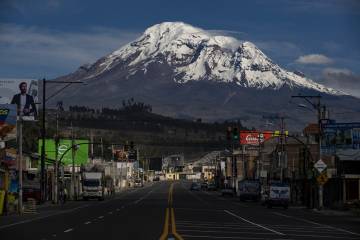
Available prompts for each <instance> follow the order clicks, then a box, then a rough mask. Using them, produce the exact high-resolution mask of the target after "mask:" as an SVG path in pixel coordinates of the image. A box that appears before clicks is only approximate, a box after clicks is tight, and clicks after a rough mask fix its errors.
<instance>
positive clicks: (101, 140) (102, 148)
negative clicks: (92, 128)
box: [100, 138, 104, 162]
mask: <svg viewBox="0 0 360 240" xmlns="http://www.w3.org/2000/svg"><path fill="white" fill-rule="evenodd" d="M100 142H101V162H104V144H103V139H102V138H100Z"/></svg>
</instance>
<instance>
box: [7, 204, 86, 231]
mask: <svg viewBox="0 0 360 240" xmlns="http://www.w3.org/2000/svg"><path fill="white" fill-rule="evenodd" d="M88 206H90V205H89V204H87V205H84V206H80V207H76V208H72V209H69V210H65V211H62V212H58V213H54V214H49V215H46V216H43V217H37V218H32V219H29V220H24V221H20V222H16V223H11V224H7V225H2V226H0V229H4V228H8V227H12V226H16V225H19V224H23V223H29V222H34V221H37V220H41V219H44V218H48V217H52V216H56V215H61V214H65V213H70V212H74V211H76V210H78V209H81V208H86V207H88Z"/></svg>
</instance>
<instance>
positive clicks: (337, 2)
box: [0, 0, 360, 95]
mask: <svg viewBox="0 0 360 240" xmlns="http://www.w3.org/2000/svg"><path fill="white" fill-rule="evenodd" d="M164 21H182V22H185V23H188V24H191V25H194V26H196V27H200V28H203V29H206V30H213V31H218V32H219V33H220V34H225V35H231V36H234V37H236V38H238V39H240V40H248V41H252V42H254V43H255V44H256V45H257V46H258V47H259V48H260V49H261V50H262V51H263V52H265V54H267V55H268V56H269V57H270V58H272V59H273V61H274V62H276V63H278V64H279V65H280V66H282V67H283V68H285V69H288V70H299V71H302V72H304V73H305V74H306V75H307V76H309V77H311V78H313V79H314V80H316V81H318V82H321V83H326V84H328V85H330V86H333V87H338V88H342V89H345V90H346V89H350V90H352V91H359V95H360V77H359V74H360V44H359V43H360V27H359V26H360V1H356V0H318V1H316V0H313V1H310V0H275V1H270V0H251V1H240V0H222V1H215V0H213V1H211V0H173V1H170V0H166V1H165V0H151V1H150V0H137V1H134V0H132V1H120V0H109V1H105V0H104V1H98V0H82V1H80V0H78V1H76V0H1V1H0V65H1V68H0V77H19V78H42V77H47V78H54V77H57V76H60V75H64V74H67V73H70V72H72V71H74V70H76V69H77V68H78V67H79V66H80V65H82V64H85V63H92V62H94V61H95V60H96V59H98V58H100V57H102V56H104V55H106V54H108V53H110V52H112V51H114V50H116V49H118V48H120V47H121V46H122V45H124V44H125V43H127V42H130V41H132V40H134V39H135V38H136V37H138V36H139V35H140V34H141V33H142V32H143V31H144V30H145V29H146V28H147V27H149V26H151V25H154V24H157V23H161V22H164ZM354 86H355V87H354ZM354 89H355V90H354ZM355 94H356V92H355Z"/></svg>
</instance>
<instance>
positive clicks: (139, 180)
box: [134, 179, 144, 187]
mask: <svg viewBox="0 0 360 240" xmlns="http://www.w3.org/2000/svg"><path fill="white" fill-rule="evenodd" d="M143 186H144V184H143V182H142V180H141V179H136V180H135V182H134V187H143Z"/></svg>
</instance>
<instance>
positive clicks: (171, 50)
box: [88, 22, 344, 95]
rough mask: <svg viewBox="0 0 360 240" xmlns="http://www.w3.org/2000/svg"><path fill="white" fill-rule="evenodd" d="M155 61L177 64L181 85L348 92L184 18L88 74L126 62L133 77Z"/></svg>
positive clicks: (129, 46)
mask: <svg viewBox="0 0 360 240" xmlns="http://www.w3.org/2000/svg"><path fill="white" fill-rule="evenodd" d="M154 62H160V63H165V64H167V65H169V66H171V67H173V71H174V72H173V80H174V81H175V82H177V83H186V82H188V81H200V80H211V81H217V82H227V83H229V82H234V83H236V84H237V85H239V86H242V87H251V88H258V89H263V88H273V89H279V88H281V87H284V86H289V87H290V88H294V87H300V88H309V89H314V90H316V91H319V92H324V93H329V94H336V95H338V94H339V95H341V94H344V93H342V92H340V91H336V90H334V89H331V88H327V87H325V86H323V85H321V84H317V83H315V82H313V81H311V80H310V79H307V78H305V77H303V76H301V75H298V74H296V73H293V72H289V71H286V70H283V69H282V68H281V67H279V66H278V65H277V64H275V63H273V62H272V61H271V59H269V58H268V57H267V56H266V55H265V54H264V53H263V52H262V51H261V50H260V49H258V48H257V47H256V46H255V45H254V44H253V43H251V42H247V41H245V42H240V41H239V40H237V39H235V38H232V37H228V36H213V35H212V34H210V33H209V32H206V31H204V30H202V29H200V28H195V27H193V26H191V25H188V24H185V23H182V22H165V23H161V24H157V25H154V26H152V27H150V28H148V29H147V30H146V31H145V32H144V34H143V35H142V36H141V37H139V38H138V39H137V40H136V41H134V42H131V43H129V44H127V45H126V46H124V47H122V48H120V49H118V50H116V51H114V52H113V53H111V54H110V55H108V56H106V57H105V58H103V59H102V60H101V61H100V62H97V63H96V65H97V66H98V70H97V72H96V73H95V74H93V75H90V76H88V77H95V76H98V75H100V74H101V73H104V72H106V71H109V70H111V69H112V68H114V67H117V66H119V65H121V64H123V63H127V66H128V68H129V69H128V70H129V75H132V74H135V73H136V72H137V71H143V72H144V74H146V72H147V68H148V66H149V64H150V63H154Z"/></svg>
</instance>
